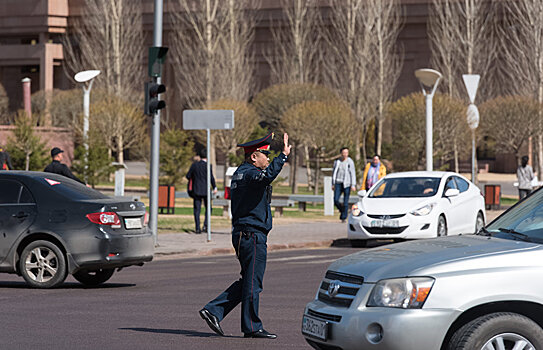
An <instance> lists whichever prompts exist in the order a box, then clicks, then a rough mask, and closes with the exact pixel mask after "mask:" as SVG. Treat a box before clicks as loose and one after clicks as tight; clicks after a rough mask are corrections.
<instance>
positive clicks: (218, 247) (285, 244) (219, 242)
mask: <svg viewBox="0 0 543 350" xmlns="http://www.w3.org/2000/svg"><path fill="white" fill-rule="evenodd" d="M504 211H505V209H501V210H489V211H487V213H486V214H487V222H490V221H492V220H494V219H495V218H496V217H497V216H498V215H500V214H501V213H503V212H504ZM331 220H332V219H331V218H330V219H323V220H322V221H309V220H307V221H303V222H300V221H298V222H296V221H291V222H288V221H286V222H283V223H281V224H274V227H273V229H272V231H271V232H270V234H269V236H268V250H269V251H274V250H282V249H301V248H312V247H315V248H317V247H319V248H324V247H330V246H332V244H334V245H337V244H338V243H339V244H341V245H348V242H347V240H346V239H347V224H346V223H341V222H340V221H339V220H337V221H331ZM231 237H232V236H231V234H230V229H228V228H220V229H214V230H213V232H212V233H211V241H210V242H208V241H207V233H201V234H195V233H161V234H159V235H158V246H157V247H156V248H155V259H158V260H163V259H179V258H184V257H194V256H205V255H225V254H233V253H234V248H233V247H232V238H231Z"/></svg>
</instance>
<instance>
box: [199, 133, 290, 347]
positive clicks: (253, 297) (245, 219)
mask: <svg viewBox="0 0 543 350" xmlns="http://www.w3.org/2000/svg"><path fill="white" fill-rule="evenodd" d="M272 138H273V134H269V135H267V136H265V137H263V138H261V139H258V140H254V141H250V142H247V143H244V144H238V147H243V149H244V151H245V162H244V163H243V164H241V165H240V166H239V167H238V169H237V170H236V172H235V173H234V175H233V176H232V182H231V186H230V189H231V195H232V226H233V227H232V245H233V246H234V249H235V251H236V256H237V258H238V260H239V263H240V265H241V278H240V279H239V280H237V281H235V282H234V283H232V285H231V286H230V287H228V288H227V289H226V290H225V291H224V292H223V293H222V294H220V295H219V296H218V297H217V298H215V299H214V300H212V301H210V302H209V303H208V304H207V305H206V306H205V307H204V308H203V309H202V310H200V312H199V313H200V316H201V317H202V318H203V319H204V320H205V321H206V323H207V324H208V326H209V327H210V328H211V329H212V330H213V331H214V332H215V333H217V334H219V335H221V336H224V332H223V330H222V329H221V326H220V322H221V321H222V320H223V319H224V318H225V317H226V315H228V313H229V312H230V311H232V309H234V307H236V306H237V305H238V304H239V303H241V331H242V332H243V333H244V336H245V338H268V339H275V338H277V336H276V335H275V334H272V333H269V332H267V331H266V330H265V329H264V327H263V326H262V321H261V320H260V318H259V317H258V304H259V294H260V292H261V291H262V280H263V278H264V270H265V268H266V256H267V245H266V242H267V238H268V232H270V230H271V228H272V215H271V208H270V202H271V195H272V186H271V183H272V181H273V180H274V179H275V178H276V177H277V175H279V172H280V171H281V169H282V168H283V165H284V164H285V162H286V160H287V157H288V155H289V154H290V148H291V146H289V144H288V135H287V134H286V133H285V134H284V135H283V152H282V153H281V154H279V156H277V157H275V158H274V159H273V161H272V162H271V164H270V163H269V159H268V154H269V149H270V143H271V140H272Z"/></svg>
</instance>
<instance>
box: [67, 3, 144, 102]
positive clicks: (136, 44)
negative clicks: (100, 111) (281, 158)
mask: <svg viewBox="0 0 543 350" xmlns="http://www.w3.org/2000/svg"><path fill="white" fill-rule="evenodd" d="M84 5H85V7H84V8H83V13H82V15H81V17H80V19H78V20H77V22H76V23H74V26H73V28H74V30H73V32H72V33H68V34H69V36H65V37H64V38H63V45H64V50H65V51H64V57H65V62H66V66H67V68H68V69H67V75H68V77H69V78H70V79H71V77H73V74H74V73H76V72H79V71H82V70H88V69H99V70H100V71H101V72H102V74H101V75H100V76H98V78H97V79H96V80H97V81H96V84H98V86H97V85H95V87H100V88H102V89H105V90H106V91H108V93H109V94H117V95H119V96H123V97H125V98H126V97H128V98H131V99H135V100H136V101H138V100H141V94H134V91H139V90H140V87H141V82H142V79H143V70H142V67H141V64H142V62H143V53H144V52H145V50H144V47H143V44H144V40H143V39H144V36H143V27H142V14H141V8H142V3H141V0H116V1H111V0H84Z"/></svg>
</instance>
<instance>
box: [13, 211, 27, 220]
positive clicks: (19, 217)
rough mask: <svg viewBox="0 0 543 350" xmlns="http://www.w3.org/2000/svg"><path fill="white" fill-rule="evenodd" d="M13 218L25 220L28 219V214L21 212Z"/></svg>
mask: <svg viewBox="0 0 543 350" xmlns="http://www.w3.org/2000/svg"><path fill="white" fill-rule="evenodd" d="M11 216H13V217H14V218H17V219H23V218H26V217H28V214H27V213H25V212H22V211H20V212H18V213H17V214H13V215H11Z"/></svg>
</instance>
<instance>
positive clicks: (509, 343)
mask: <svg viewBox="0 0 543 350" xmlns="http://www.w3.org/2000/svg"><path fill="white" fill-rule="evenodd" d="M498 349H499V350H535V347H534V346H533V345H532V344H531V343H530V341H528V339H526V338H524V337H523V336H521V335H519V334H516V333H501V334H498V335H496V336H494V337H493V338H492V339H490V340H489V341H487V342H486V343H485V345H483V347H482V348H481V350H498Z"/></svg>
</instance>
